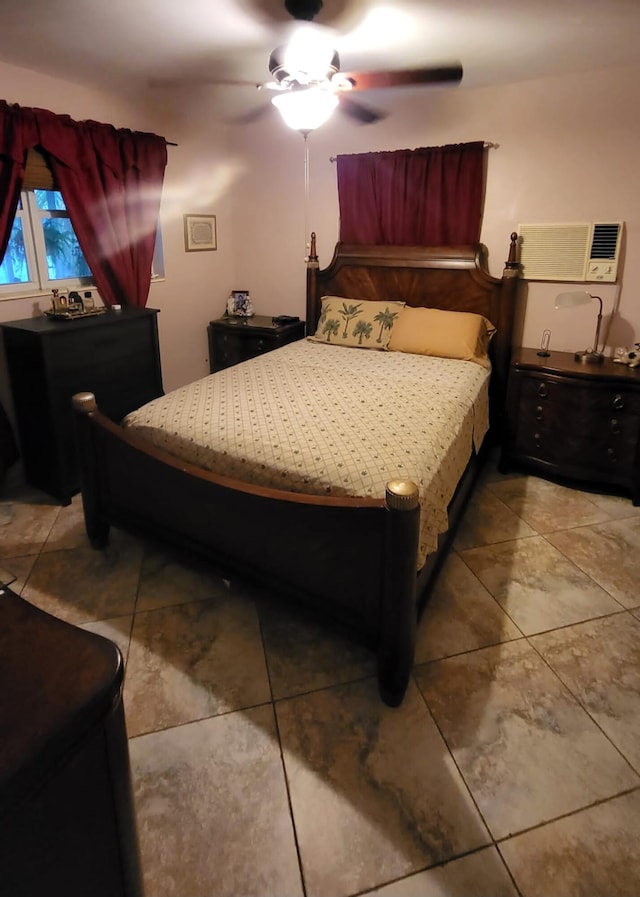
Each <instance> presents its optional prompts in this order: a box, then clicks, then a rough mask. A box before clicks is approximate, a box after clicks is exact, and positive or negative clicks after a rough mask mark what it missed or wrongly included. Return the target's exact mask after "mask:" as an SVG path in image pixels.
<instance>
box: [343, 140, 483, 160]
mask: <svg viewBox="0 0 640 897" xmlns="http://www.w3.org/2000/svg"><path fill="white" fill-rule="evenodd" d="M499 146H500V144H499V143H491V141H490V140H485V142H484V148H485V149H498V147H499ZM383 152H384V150H383ZM392 152H393V150H392ZM337 158H338V157H337V156H329V162H335V161H336V159H337Z"/></svg>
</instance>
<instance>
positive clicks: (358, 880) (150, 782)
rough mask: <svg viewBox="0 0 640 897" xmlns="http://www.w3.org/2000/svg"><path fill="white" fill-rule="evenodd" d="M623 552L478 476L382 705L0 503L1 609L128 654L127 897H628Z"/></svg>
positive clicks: (630, 611)
mask: <svg viewBox="0 0 640 897" xmlns="http://www.w3.org/2000/svg"><path fill="white" fill-rule="evenodd" d="M639 551H640V508H634V507H633V506H632V505H631V503H630V501H629V500H628V499H624V498H616V497H611V496H603V495H595V494H590V493H586V492H581V491H577V490H571V489H568V488H565V487H561V486H558V485H555V484H553V483H550V482H546V481H544V480H541V479H537V478H534V477H526V476H517V475H512V476H508V477H503V476H501V475H499V474H498V473H497V472H495V470H493V469H491V468H490V469H489V470H488V471H487V473H486V474H485V475H484V477H483V479H482V481H481V483H480V484H479V486H478V488H477V490H476V492H475V494H474V496H473V498H472V501H471V503H470V505H469V507H468V509H467V513H466V515H465V518H464V520H463V522H462V525H461V527H460V529H459V531H458V534H457V538H456V541H455V545H454V550H453V551H452V552H451V554H450V556H449V558H448V561H447V563H446V565H445V567H444V569H443V571H442V574H441V576H440V579H439V581H438V583H437V586H436V588H435V591H434V594H433V597H432V600H431V602H430V604H429V606H428V608H427V610H426V612H425V614H424V616H423V619H422V621H421V623H420V629H419V638H418V647H417V662H416V666H415V671H414V675H413V678H412V681H411V683H410V687H409V690H408V693H407V696H406V699H405V701H404V703H403V704H402V706H401V707H399V708H396V709H389V708H388V707H386V706H384V705H383V704H381V703H380V701H379V699H378V695H377V691H376V685H375V675H374V670H375V666H374V659H373V657H372V656H371V655H370V653H369V652H368V651H366V650H364V649H363V648H361V647H360V646H358V645H357V644H354V643H352V642H350V641H348V640H346V639H345V638H343V637H340V636H338V635H336V634H335V633H334V632H333V631H331V629H330V628H328V627H327V626H326V625H322V624H320V623H319V622H318V621H316V620H314V619H310V618H307V617H305V615H304V614H302V613H300V612H298V611H295V610H294V609H292V608H291V607H286V606H284V605H282V604H280V603H279V601H278V598H277V596H268V595H265V594H262V593H261V592H260V591H259V590H257V589H255V588H252V587H249V586H247V585H246V584H243V583H242V582H241V581H239V580H238V581H232V582H231V583H229V582H227V581H225V580H223V579H222V578H221V577H220V576H219V575H218V573H217V572H216V570H215V569H213V568H211V567H209V566H208V565H207V564H205V563H203V562H201V561H196V560H194V559H192V558H189V557H185V556H181V555H180V554H178V553H174V552H172V551H169V550H167V549H162V548H160V547H159V546H158V545H156V544H152V543H144V542H142V541H140V540H137V539H135V538H133V537H131V536H129V535H126V534H125V533H122V532H114V533H113V534H112V540H111V544H110V547H109V548H108V550H107V551H105V552H96V551H93V550H92V549H91V548H90V547H88V545H87V542H86V540H85V537H84V532H83V527H82V519H81V503H80V500H79V498H76V500H74V502H73V503H72V504H71V505H70V506H69V507H65V508H60V507H58V506H56V505H54V504H52V503H51V501H50V500H48V499H47V498H46V497H45V496H42V495H36V494H30V493H29V492H28V491H26V490H22V491H20V492H19V493H18V494H17V495H14V496H12V495H11V494H5V495H4V497H2V499H0V567H1V568H4V569H5V570H6V571H9V572H10V573H12V574H14V575H15V576H17V580H16V583H15V584H14V589H15V590H16V591H18V592H19V593H21V594H22V596H23V597H24V598H25V599H26V600H28V601H30V602H32V603H34V604H36V605H38V606H39V607H41V608H42V609H44V610H46V611H49V612H51V613H53V614H55V615H57V616H59V617H61V618H63V619H65V620H68V621H70V622H72V623H74V624H77V625H79V626H83V627H86V628H88V629H91V630H93V631H96V632H99V633H102V634H104V635H106V636H108V637H109V638H111V639H113V640H114V641H116V642H117V643H118V644H119V645H120V647H121V649H122V652H123V654H124V656H125V658H126V661H127V668H126V680H125V694H124V700H125V708H126V715H127V725H128V732H129V739H130V754H131V764H132V771H133V780H134V788H135V799H136V808H137V815H138V826H139V837H140V845H141V853H142V860H143V869H144V877H145V887H146V894H147V897H165V895H166V897H169V895H174V897H217V895H242V897H247V895H258V897H266V895H274V897H289V895H290V897H297V895H307V897H348V895H364V894H376V895H379V897H436V895H437V897H445V895H456V897H465V895H473V897H478V895H487V897H489V895H490V897H501V895H505V897H506V895H517V894H521V895H525V897H538V895H541V897H562V895H571V897H579V895H584V897H598V895H607V897H615V895H620V897H622V895H629V897H632V895H633V897H637V895H638V894H640V851H639V850H638V848H637V844H638V831H640V589H639V587H638V584H639V583H640V554H639ZM0 576H1V573H0Z"/></svg>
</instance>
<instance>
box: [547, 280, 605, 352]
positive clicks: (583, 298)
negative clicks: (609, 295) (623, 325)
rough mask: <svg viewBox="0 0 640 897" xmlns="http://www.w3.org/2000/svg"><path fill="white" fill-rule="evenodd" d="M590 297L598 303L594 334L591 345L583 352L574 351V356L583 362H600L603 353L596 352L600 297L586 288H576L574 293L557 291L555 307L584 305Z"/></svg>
mask: <svg viewBox="0 0 640 897" xmlns="http://www.w3.org/2000/svg"><path fill="white" fill-rule="evenodd" d="M592 299H597V300H598V302H599V303H600V310H599V311H598V321H597V324H596V335H595V338H594V342H593V347H592V348H590V349H585V351H584V352H576V353H575V355H574V358H575V360H576V361H580V362H582V363H583V364H602V362H603V360H604V355H603V354H602V352H598V342H599V340H600V324H601V323H602V299H601V298H600V296H592V295H591V293H587V292H586V290H577V291H576V292H575V293H558V295H557V296H556V308H572V307H573V306H574V305H586V304H587V303H588V302H591V300H592Z"/></svg>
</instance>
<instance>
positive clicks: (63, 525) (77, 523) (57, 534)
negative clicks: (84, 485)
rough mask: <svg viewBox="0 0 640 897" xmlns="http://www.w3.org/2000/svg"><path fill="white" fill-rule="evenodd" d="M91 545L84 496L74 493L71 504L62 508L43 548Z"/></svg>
mask: <svg viewBox="0 0 640 897" xmlns="http://www.w3.org/2000/svg"><path fill="white" fill-rule="evenodd" d="M89 547H90V544H89V539H88V538H87V534H86V532H85V529H84V513H83V510H82V496H81V495H80V494H78V495H74V497H73V498H72V500H71V504H70V505H65V507H63V508H60V512H59V514H58V516H57V517H56V521H55V523H54V524H53V526H52V527H51V531H50V532H49V535H48V537H47V541H46V542H45V543H44V545H43V546H42V550H43V551H59V550H61V549H63V548H89Z"/></svg>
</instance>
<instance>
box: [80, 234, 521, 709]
mask: <svg viewBox="0 0 640 897" xmlns="http://www.w3.org/2000/svg"><path fill="white" fill-rule="evenodd" d="M516 239H517V237H516V234H512V235H511V242H510V246H509V252H508V260H507V262H506V264H505V268H504V271H503V275H502V277H501V278H495V277H492V276H491V275H490V274H489V272H488V268H487V259H486V250H485V249H484V247H483V246H482V245H480V244H477V245H473V246H453V247H398V246H348V245H344V244H338V245H337V246H336V249H335V252H334V256H333V259H332V260H331V262H330V264H329V265H328V266H327V267H326V268H324V269H322V268H320V266H319V262H318V258H317V252H316V241H315V235H312V239H311V246H310V253H309V259H308V263H307V304H306V313H307V339H305V340H302V341H300V342H299V343H293V344H291V345H289V346H284V347H282V348H280V349H277V350H275V351H274V352H271V353H268V355H265V356H264V357H263V358H261V359H254V360H251V361H247V362H243V363H242V364H240V365H237V366H235V367H234V368H230V369H227V371H221V372H219V373H217V374H213V375H210V377H207V378H203V380H202V381H198V382H197V383H196V384H189V385H188V386H186V387H183V388H182V389H181V390H176V391H174V392H173V393H170V394H168V396H165V397H161V398H159V399H157V400H154V402H152V403H150V404H149V405H148V406H145V407H144V408H142V409H139V410H137V411H134V412H133V413H132V414H131V415H128V416H127V418H126V419H125V420H124V421H123V422H121V423H120V424H117V423H114V422H113V421H111V420H109V419H108V418H107V417H105V416H104V415H102V414H101V413H100V411H99V409H98V408H97V405H96V401H95V397H94V396H93V395H92V394H90V393H80V394H78V395H76V396H74V408H75V412H76V425H77V435H78V446H79V454H80V466H81V479H82V496H83V507H84V515H85V526H86V530H87V534H88V537H89V539H90V541H91V544H92V545H93V546H94V547H95V548H103V547H104V546H105V545H106V544H107V540H108V535H109V528H110V526H111V525H117V526H120V527H123V528H126V529H131V530H134V531H138V532H143V533H150V534H153V535H155V536H157V537H159V538H162V539H165V540H168V541H170V542H171V543H172V544H177V545H180V546H182V547H186V548H189V549H191V550H194V551H196V552H199V553H202V554H204V555H206V556H207V557H209V558H211V559H212V560H214V561H215V562H216V563H217V564H218V565H220V567H221V569H223V570H225V571H228V572H229V573H233V572H238V573H239V574H240V575H242V576H244V577H247V578H249V579H253V580H255V581H257V582H259V583H261V584H262V585H264V586H265V587H266V588H268V589H272V590H274V591H277V592H278V593H280V594H282V595H285V596H288V597H289V598H291V599H293V600H296V601H303V602H305V603H306V604H307V605H310V606H312V607H314V608H316V609H317V611H318V613H320V614H323V615H325V616H326V617H327V618H328V619H331V620H334V621H337V622H338V623H339V624H341V625H342V626H346V627H348V629H349V630H350V631H351V632H352V633H353V634H354V635H355V636H356V637H358V638H359V639H361V640H362V641H364V642H365V643H367V644H368V645H370V646H371V648H372V649H373V650H375V651H376V652H377V668H378V684H379V691H380V695H381V697H382V699H383V700H384V701H385V702H386V703H387V704H389V705H390V706H396V705H398V704H400V703H401V701H402V699H403V697H404V694H405V691H406V687H407V684H408V681H409V677H410V674H411V669H412V666H413V655H414V644H415V631H416V624H417V620H418V616H419V613H420V612H421V609H422V607H423V606H424V603H425V601H426V599H427V597H428V594H429V591H430V588H431V586H432V584H433V581H434V578H435V576H436V574H437V572H438V570H439V567H440V565H441V563H442V560H443V558H444V556H445V553H446V551H447V549H448V546H449V544H450V542H451V538H452V536H453V533H454V531H455V526H456V523H457V521H458V520H459V518H460V516H461V513H462V511H463V509H464V506H465V503H466V501H467V499H468V496H469V494H470V492H471V489H472V487H473V484H474V482H475V479H476V477H477V474H478V473H479V470H480V468H481V465H482V461H483V456H484V453H485V452H486V449H487V445H488V443H489V440H490V438H491V436H492V435H495V434H497V433H499V431H500V425H501V416H502V408H503V405H504V398H505V393H506V378H507V371H508V364H509V357H510V351H511V340H512V329H513V319H514V307H515V295H516V289H517V278H518V272H519V266H518V263H517V261H516ZM327 297H333V298H332V299H331V300H329V299H328V298H327ZM332 303H333V304H332ZM336 303H339V304H337V305H336ZM374 303H375V304H374ZM395 303H400V304H399V305H396V304H395ZM363 308H364V309H365V312H367V313H370V314H372V315H373V317H371V318H370V321H372V322H374V325H373V326H372V324H371V323H368V324H367V323H366V322H365V320H364V318H365V317H366V314H365V315H364V316H363V317H361V318H360V319H358V315H362V314H363V312H362V309H363ZM396 308H400V309H401V311H402V316H403V317H402V320H403V321H405V322H406V320H408V317H407V316H408V315H414V316H415V315H418V316H422V315H425V314H427V313H426V312H423V311H422V309H434V310H437V311H436V312H429V314H434V313H435V314H436V315H440V314H441V313H443V312H446V313H447V314H448V316H449V318H450V317H451V315H450V314H449V313H451V312H456V313H460V312H463V313H465V315H466V316H467V317H469V318H476V317H478V318H482V320H484V321H485V322H490V323H491V325H492V327H491V331H495V332H493V333H492V335H491V339H490V341H488V343H487V345H488V350H487V351H488V359H487V363H486V364H485V363H483V364H476V363H475V362H474V361H467V360H458V359H456V360H452V359H450V358H447V357H437V358H432V357H429V355H428V353H427V354H426V355H425V353H422V352H420V353H419V355H415V354H413V349H412V350H411V351H406V350H405V349H404V347H402V345H401V341H400V342H398V343H397V347H400V348H401V351H384V350H382V351H380V350H379V348H378V346H377V345H375V343H376V339H378V338H379V337H381V336H382V335H383V334H384V333H385V331H386V330H387V329H388V330H389V331H390V333H389V334H387V336H389V344H388V347H387V348H388V349H393V347H394V343H393V341H394V340H395V339H396V330H395V329H394V330H393V333H391V330H392V327H393V326H396V325H395V324H393V323H389V322H390V321H391V319H392V318H395V317H396V315H395V309H396ZM367 310H369V311H367ZM390 310H391V312H393V314H391V316H389V315H390ZM374 312H376V314H373V313H374ZM332 315H333V317H332ZM334 318H335V319H337V320H338V321H339V324H336V323H335V321H334ZM352 318H353V320H355V321H357V328H356V329H355V334H357V338H355V339H354V342H353V343H352V344H351V345H350V346H349V347H347V344H346V343H345V344H344V345H341V344H340V340H341V338H342V336H343V334H344V336H346V334H347V323H348V322H349V321H351V319H352ZM421 319H422V318H421ZM400 320H401V319H400V318H398V322H400ZM411 320H413V319H411ZM455 320H456V321H458V320H462V318H460V317H456V318H455ZM332 321H333V323H331V322H332ZM343 325H344V326H343ZM397 326H398V328H399V327H400V324H399V323H398V325H397ZM487 327H488V324H487ZM409 330H410V331H411V332H413V328H409ZM353 332H354V328H352V330H351V333H353ZM399 332H400V331H399V330H398V333H399ZM410 335H411V334H410ZM399 339H400V337H398V340H399ZM365 346H366V347H367V348H365ZM369 348H372V349H374V351H369ZM462 357H463V356H461V358H462ZM334 364H335V365H337V367H335V368H334ZM318 372H319V373H318ZM317 377H321V378H324V379H321V380H318V379H317ZM331 378H333V381H332V380H331ZM425 378H426V379H425ZM449 378H453V379H452V380H450V379H449ZM319 383H320V384H321V386H318V384H319ZM340 383H342V393H341V392H340V388H341V387H340ZM345 383H348V385H349V388H348V389H347V390H345V389H344V384H345ZM358 384H360V386H358ZM363 384H364V388H363ZM345 393H349V394H350V398H349V399H348V401H351V400H352V399H353V401H354V403H355V404H354V405H352V406H349V407H347V406H345V407H342V405H341V403H342V402H343V401H347V399H346V398H345V395H344V394H345ZM408 393H412V394H415V396H416V398H417V400H418V402H419V404H418V405H417V406H411V411H410V412H409V411H407V412H406V414H405V411H404V410H403V409H404V408H405V404H406V401H405V400H406V396H407V394H408ZM438 393H440V394H441V397H443V398H444V399H445V401H444V403H441V405H439V406H438V407H444V406H446V407H447V408H448V409H452V408H454V406H455V408H458V406H460V411H459V413H458V412H456V413H457V414H458V416H457V417H456V416H455V415H454V417H453V418H452V419H451V421H449V418H448V417H447V420H446V422H445V423H446V426H445V430H447V431H450V433H451V434H452V435H450V436H447V437H446V438H445V436H444V435H442V432H440V430H439V429H438V427H439V424H438V427H436V425H435V424H432V423H430V422H429V420H428V415H429V410H428V408H427V405H429V406H431V405H433V406H434V407H435V404H436V403H435V397H436V395H437V394H438ZM394 396H395V398H394ZM466 396H470V398H469V397H466ZM407 401H408V400H407ZM367 404H368V405H371V406H372V407H371V408H370V409H369V413H370V414H371V415H372V416H371V418H370V420H371V423H369V424H367V423H366V422H365V423H363V421H366V418H365V417H364V413H361V411H362V409H364V407H365V406H366V405H367ZM196 405H197V406H199V407H200V411H201V412H202V413H201V414H199V415H196V412H195V411H194V410H193V409H194V408H195V406H196ZM406 407H407V409H409V405H408V404H407V405H406ZM225 408H226V409H227V411H225ZM243 408H244V411H243ZM385 408H386V409H387V410H386V411H385ZM212 409H215V414H214V412H213V411H212ZM448 413H449V412H448V411H447V414H448ZM439 414H440V412H439ZM225 415H226V416H225ZM323 415H324V416H323ZM196 417H197V420H198V423H197V424H195V423H193V420H194V419H195V418H196ZM258 417H259V418H260V427H258V429H259V428H266V437H265V438H266V444H267V445H268V446H269V455H270V458H269V461H268V462H267V460H266V458H265V457H264V455H265V448H264V446H265V443H264V442H263V443H258V442H254V440H253V438H252V436H251V434H252V432H253V422H254V420H255V419H256V418H258ZM178 418H180V419H183V420H185V421H187V423H188V426H191V429H190V430H189V431H188V433H187V435H183V434H182V432H181V431H179V429H178V427H177V425H176V420H177V419H178ZM328 418H335V419H336V421H337V423H338V425H339V431H338V432H337V433H334V432H333V431H332V432H328V431H327V428H328V426H329V423H328ZM293 419H295V421H296V425H297V426H298V427H299V429H298V431H297V435H296V434H294V433H293V430H292V429H291V427H292V420H293ZM318 419H319V423H318ZM443 419H444V417H443ZM212 421H215V424H212V423H211V422H212ZM247 421H249V423H247ZM336 421H334V423H335V422H336ZM159 424H160V426H159V427H158V425H159ZM409 424H411V426H409ZM346 425H348V429H347V427H346ZM312 426H313V427H316V430H315V431H314V433H313V434H312V435H311V436H310V435H309V433H308V432H307V431H308V429H309V428H310V427H312ZM332 426H333V424H332ZM300 427H301V429H300ZM363 427H364V434H365V435H363V430H362V428H363ZM385 427H386V430H385ZM340 428H341V429H340ZM358 428H360V429H358ZM234 430H235V431H236V432H235V433H234V432H232V431H234ZM202 431H207V433H208V436H207V438H208V439H210V440H211V441H212V446H213V447H210V446H209V445H208V444H207V447H206V448H205V447H204V445H203V444H200V442H199V441H198V438H197V437H198V434H200V433H201V432H202ZM387 431H388V432H389V433H390V432H391V431H394V432H395V431H397V435H398V436H399V438H400V442H399V443H398V444H397V445H394V444H392V443H390V442H389V443H388V445H389V446H391V448H388V446H387V442H388V441H387V437H386V433H387ZM427 431H433V432H432V433H431V435H430V436H429V438H430V439H432V441H433V444H434V446H436V448H435V449H433V451H432V449H431V448H430V449H429V450H428V451H427V450H426V449H425V448H424V446H422V445H421V434H422V433H427ZM443 432H444V431H443ZM300 433H301V434H302V435H299V434H300ZM274 434H275V435H274ZM250 436H251V438H249V437H250ZM276 437H277V438H276ZM425 438H426V437H425ZM234 439H235V443H234V444H233V445H232V443H233V442H234ZM300 440H303V442H305V446H306V449H309V451H306V449H305V451H306V454H307V455H308V456H309V459H308V465H310V466H309V467H305V466H304V465H303V462H302V460H301V455H304V454H305V451H302V448H301V442H300ZM367 441H369V442H371V446H370V447H369V450H370V451H371V453H372V455H373V456H376V457H377V456H378V455H381V456H384V459H385V461H384V464H382V465H381V470H376V471H375V472H372V471H373V468H372V464H373V462H372V461H371V458H370V457H369V456H367V458H366V459H365V460H364V461H363V460H362V459H361V458H360V457H359V452H360V449H361V443H365V442H367ZM383 442H384V444H385V446H387V449H386V452H383V451H382V450H381V449H380V450H379V446H380V445H381V444H382V443H383ZM237 443H239V445H240V448H238V444H237ZM320 443H322V445H320ZM283 446H286V451H284V449H283ZM309 447H310V448H309ZM410 450H411V451H413V452H414V454H415V455H416V456H420V457H421V458H422V461H423V462H424V463H425V464H426V466H427V468H428V469H429V470H433V471H436V473H434V474H433V477H432V475H431V474H429V476H428V477H425V476H423V474H422V472H421V468H418V467H417V466H416V464H417V463H418V462H417V461H416V460H415V458H414V455H412V454H410ZM238 451H240V455H239V456H238V455H237V452H238ZM349 451H351V452H352V453H353V452H355V453H356V457H355V458H354V463H353V465H352V466H353V467H354V470H355V473H356V476H355V480H357V483H355V481H354V482H352V481H351V480H350V481H349V482H347V478H346V477H344V478H343V479H340V477H341V475H342V473H343V471H342V470H341V468H342V467H343V466H345V467H348V466H349V464H348V458H345V455H348V454H349ZM433 452H435V454H433ZM271 456H273V458H274V459H275V460H273V461H272V459H271ZM422 456H424V458H423V457H422ZM443 459H444V460H443ZM276 462H277V464H276ZM278 464H279V465H280V466H279V467H278V466H277V465H278ZM274 465H276V466H275V467H274ZM330 466H333V468H335V469H334V470H333V471H329V473H331V477H330V478H329V479H327V476H328V475H329V474H328V473H327V471H328V470H329V467H330ZM445 469H446V470H447V471H450V470H451V471H454V474H453V476H454V480H455V481H453V480H451V475H452V474H450V473H447V476H446V477H445V475H444V473H442V471H444V470H445ZM261 471H262V473H261ZM387 474H388V477H389V478H388V480H387V479H385V477H386V475H387ZM434 478H435V479H434ZM427 479H428V480H429V483H426V480H427ZM432 479H434V482H436V484H437V485H438V489H436V490H435V491H436V493H438V494H439V495H440V498H439V501H443V500H446V505H445V507H444V509H439V508H438V505H437V503H436V504H433V503H432V501H431V498H430V497H429V496H430V493H429V492H428V491H427V486H429V484H430V483H431V480H432ZM343 482H344V485H342V484H343ZM429 488H430V486H429Z"/></svg>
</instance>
